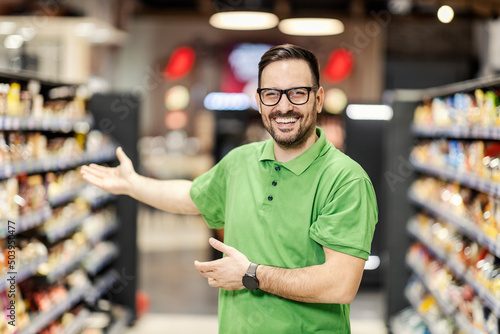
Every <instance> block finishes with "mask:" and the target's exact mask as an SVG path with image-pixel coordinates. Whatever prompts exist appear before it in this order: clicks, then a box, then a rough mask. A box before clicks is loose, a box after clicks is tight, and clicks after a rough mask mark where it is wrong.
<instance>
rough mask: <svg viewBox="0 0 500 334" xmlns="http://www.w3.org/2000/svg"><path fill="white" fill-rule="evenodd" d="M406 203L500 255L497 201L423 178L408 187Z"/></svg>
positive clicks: (447, 183) (450, 184)
mask: <svg viewBox="0 0 500 334" xmlns="http://www.w3.org/2000/svg"><path fill="white" fill-rule="evenodd" d="M408 196H409V198H410V200H411V201H412V202H413V203H414V204H416V205H417V206H418V207H420V208H422V209H424V210H426V211H428V212H430V213H432V214H433V215H434V216H436V217H439V218H442V219H444V220H446V221H448V222H450V223H451V224H453V225H454V226H456V227H457V228H458V229H459V230H460V231H461V233H463V234H465V235H467V236H468V237H469V238H472V239H474V240H476V241H478V242H480V243H481V244H482V245H483V246H484V247H487V248H488V249H490V251H491V252H493V253H494V254H497V255H500V247H499V246H500V240H499V239H498V234H499V232H500V231H499V228H500V227H499V224H500V199H499V198H497V197H495V196H493V195H488V194H485V193H482V192H479V191H476V190H474V189H471V188H469V187H465V186H462V185H460V184H459V183H455V182H447V181H443V180H440V179H436V178H434V177H429V176H424V177H421V178H419V179H417V180H415V182H414V183H413V184H412V186H411V188H410V190H409V194H408Z"/></svg>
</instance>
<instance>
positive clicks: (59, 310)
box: [18, 285, 89, 334]
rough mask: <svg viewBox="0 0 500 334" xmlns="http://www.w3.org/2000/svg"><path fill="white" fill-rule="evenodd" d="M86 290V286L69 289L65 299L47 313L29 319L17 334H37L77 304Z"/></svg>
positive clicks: (87, 287)
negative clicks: (27, 323) (26, 324)
mask: <svg viewBox="0 0 500 334" xmlns="http://www.w3.org/2000/svg"><path fill="white" fill-rule="evenodd" d="M88 289H89V286H88V285H84V286H82V287H78V288H73V289H71V290H70V291H69V292H68V295H67V297H66V299H64V300H63V301H61V302H60V303H57V304H56V305H55V306H54V307H53V308H52V309H50V310H49V311H46V312H42V313H39V314H38V315H37V316H35V317H34V318H33V319H31V322H30V323H29V325H28V326H26V327H25V328H23V329H22V330H20V331H19V332H18V334H35V333H39V332H40V331H41V330H42V329H44V328H45V327H47V326H48V325H49V324H50V323H51V322H52V321H54V320H56V319H58V318H59V317H60V316H62V315H63V314H64V312H66V311H68V310H70V309H71V308H73V307H74V306H75V305H76V304H78V303H79V302H80V301H81V300H82V299H83V297H84V296H85V294H86V292H87V291H88Z"/></svg>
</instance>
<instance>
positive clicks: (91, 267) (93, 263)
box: [84, 245, 119, 276]
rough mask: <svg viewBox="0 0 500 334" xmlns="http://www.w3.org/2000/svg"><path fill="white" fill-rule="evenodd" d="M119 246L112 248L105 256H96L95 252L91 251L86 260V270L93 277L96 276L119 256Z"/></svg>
mask: <svg viewBox="0 0 500 334" xmlns="http://www.w3.org/2000/svg"><path fill="white" fill-rule="evenodd" d="M118 253H119V252H118V246H116V245H114V247H112V248H110V249H109V250H108V252H107V253H106V254H104V255H101V256H100V257H99V256H96V255H94V251H91V252H90V253H89V254H88V255H87V257H86V259H85V260H84V267H85V270H86V271H87V272H88V273H89V274H90V275H91V276H95V275H96V274H97V273H98V272H99V271H101V269H102V268H104V267H106V266H107V265H108V264H109V263H111V261H113V260H114V259H115V258H116V257H117V256H118Z"/></svg>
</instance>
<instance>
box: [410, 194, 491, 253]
mask: <svg viewBox="0 0 500 334" xmlns="http://www.w3.org/2000/svg"><path fill="white" fill-rule="evenodd" d="M408 198H409V199H410V201H411V202H412V203H413V204H415V205H417V206H419V207H421V208H423V209H425V210H426V211H428V212H430V213H431V214H432V215H433V216H435V217H437V218H441V219H443V220H445V221H446V222H448V223H450V224H451V225H453V226H455V227H457V228H458V229H459V230H460V231H461V232H462V233H463V234H465V235H466V236H468V237H469V238H471V239H473V240H475V241H477V242H478V243H479V244H480V245H481V246H483V247H486V248H488V250H489V251H490V252H491V253H493V254H495V255H496V256H497V257H499V258H500V243H499V242H498V241H496V240H495V239H493V238H492V237H490V236H488V234H486V232H484V231H483V230H481V229H480V228H479V227H477V226H476V225H474V222H472V221H470V220H468V219H465V218H463V217H460V216H457V215H454V214H453V213H451V212H449V211H448V210H444V209H442V208H440V206H439V205H438V204H436V203H432V202H430V201H425V200H422V199H420V198H418V196H417V195H416V194H415V193H414V192H413V191H412V189H410V190H409V191H408Z"/></svg>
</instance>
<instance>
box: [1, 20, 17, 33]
mask: <svg viewBox="0 0 500 334" xmlns="http://www.w3.org/2000/svg"><path fill="white" fill-rule="evenodd" d="M15 30H16V24H15V23H14V22H7V21H3V22H0V35H10V34H12V33H14V31H15Z"/></svg>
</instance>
